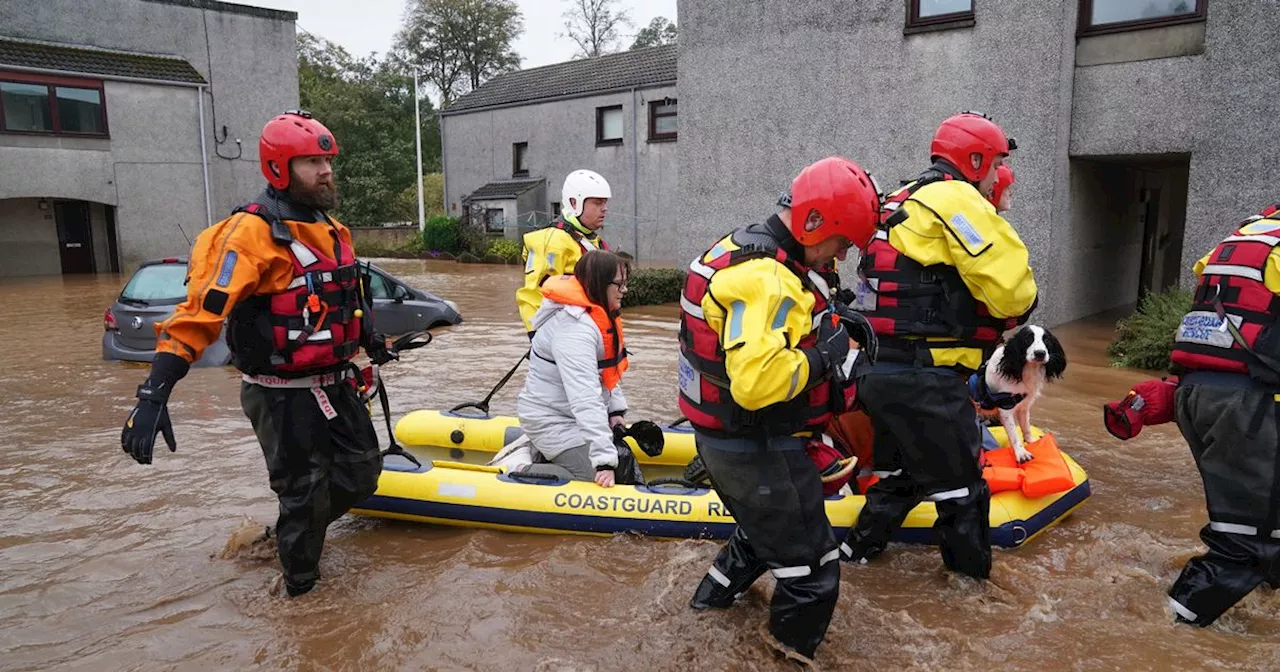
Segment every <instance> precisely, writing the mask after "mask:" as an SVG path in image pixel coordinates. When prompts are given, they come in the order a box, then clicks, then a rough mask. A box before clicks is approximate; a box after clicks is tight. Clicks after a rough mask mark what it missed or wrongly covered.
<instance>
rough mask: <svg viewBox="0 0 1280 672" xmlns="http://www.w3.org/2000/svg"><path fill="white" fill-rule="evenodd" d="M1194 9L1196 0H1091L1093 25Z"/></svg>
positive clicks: (1157, 16)
mask: <svg viewBox="0 0 1280 672" xmlns="http://www.w3.org/2000/svg"><path fill="white" fill-rule="evenodd" d="M1195 11H1196V0H1106V1H1105V2H1099V0H1094V2H1093V16H1092V17H1091V18H1092V20H1093V25H1095V26H1096V25H1100V24H1104V23H1118V22H1120V21H1140V20H1143V19H1159V18H1163V17H1166V16H1177V15H1179V14H1191V13H1193V12H1195Z"/></svg>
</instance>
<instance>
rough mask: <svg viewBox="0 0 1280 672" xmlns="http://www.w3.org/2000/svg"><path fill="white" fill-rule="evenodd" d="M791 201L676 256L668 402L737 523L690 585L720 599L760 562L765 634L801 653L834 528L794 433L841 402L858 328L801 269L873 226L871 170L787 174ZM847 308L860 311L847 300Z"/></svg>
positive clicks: (861, 334) (819, 610)
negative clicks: (672, 391)
mask: <svg viewBox="0 0 1280 672" xmlns="http://www.w3.org/2000/svg"><path fill="white" fill-rule="evenodd" d="M791 194H792V209H791V210H790V211H788V210H786V209H784V210H783V211H782V212H780V213H778V214H776V215H774V216H772V217H770V218H769V219H768V220H767V221H765V222H763V223H760V224H752V225H750V226H747V227H745V228H742V229H738V230H737V231H734V232H733V233H732V234H730V235H728V236H726V237H725V238H722V239H721V240H719V241H718V242H717V243H716V244H715V245H714V246H712V247H711V249H710V250H708V251H707V252H706V253H704V254H702V255H700V256H699V257H698V258H697V259H695V260H694V261H693V263H692V264H691V265H690V273H689V275H688V278H687V280H686V282H685V286H684V291H683V294H682V296H681V301H680V303H681V307H682V313H681V316H680V353H681V354H680V358H679V362H678V365H679V372H678V373H679V375H678V378H679V388H680V393H679V403H680V409H681V411H682V412H683V414H684V416H685V417H686V418H688V419H689V421H690V424H691V425H692V426H693V429H694V431H695V440H696V445H697V451H698V456H699V457H700V458H701V459H702V462H703V463H704V465H705V468H706V471H707V472H708V473H709V475H710V478H711V482H712V485H713V487H714V488H715V490H716V492H717V493H718V494H719V496H720V499H721V501H722V502H723V503H724V504H725V506H726V507H727V508H728V510H729V511H730V512H731V513H732V515H733V517H734V520H735V521H736V522H737V528H736V529H735V530H734V532H733V535H732V537H730V539H729V541H728V543H727V544H726V545H725V546H724V547H723V548H722V549H721V550H720V553H719V554H718V555H717V556H716V559H715V561H714V563H713V564H712V567H711V569H710V570H708V572H707V574H706V576H705V577H704V578H703V579H702V582H701V583H700V584H699V585H698V587H697V589H696V591H695V592H694V595H693V598H692V600H691V603H690V605H691V606H692V607H693V608H694V609H707V608H713V607H714V608H721V609H723V608H727V607H729V606H731V605H732V604H733V602H734V600H735V599H736V597H737V596H738V595H740V594H742V593H743V592H745V591H746V590H747V589H748V588H749V587H750V586H751V584H752V583H754V582H755V580H756V579H757V578H759V577H760V576H761V575H762V574H764V572H765V571H771V572H772V573H773V575H774V577H775V578H776V579H777V588H776V589H775V591H774V594H773V600H772V603H771V605H770V619H769V623H768V628H767V630H766V629H765V628H764V627H763V626H762V628H761V634H762V636H763V637H764V639H765V642H766V643H767V644H768V645H769V646H770V647H771V648H773V649H774V650H775V651H777V652H780V653H782V654H784V655H786V656H787V657H789V658H791V659H793V660H797V661H800V662H808V663H811V662H812V658H813V655H814V652H815V650H816V649H817V647H818V645H819V644H820V643H821V642H822V640H823V638H824V636H825V634H826V631H827V626H828V624H829V623H830V620H831V614H832V611H833V610H834V609H835V604H836V598H837V595H838V592H839V585H840V566H839V565H840V563H839V562H838V560H837V558H838V553H837V551H836V539H835V536H834V534H833V533H832V530H831V525H830V524H829V523H828V522H827V517H826V511H825V508H824V506H823V498H822V483H821V480H820V477H819V474H818V469H817V467H815V466H814V463H813V461H811V460H810V458H809V456H808V454H807V453H806V450H805V449H806V446H807V443H808V441H809V440H810V439H811V438H812V436H813V434H814V433H815V432H820V431H821V429H822V427H823V426H824V425H825V423H826V422H827V420H828V419H830V418H831V417H832V415H833V413H839V412H842V411H844V410H846V409H847V408H849V407H850V405H851V402H852V400H853V397H854V394H855V390H856V385H855V378H856V375H857V371H856V370H855V365H857V364H859V363H860V360H859V357H858V355H859V352H858V350H856V349H852V343H851V340H852V339H851V336H852V338H853V339H858V340H859V341H862V342H865V340H866V339H867V338H868V336H869V335H870V333H871V332H870V327H869V325H866V324H865V322H861V327H862V328H861V329H858V328H856V327H857V323H855V329H854V333H853V334H851V333H850V331H849V330H848V329H847V328H846V323H845V321H844V320H842V319H836V318H837V314H836V311H835V310H834V309H833V307H832V305H831V304H830V303H829V301H830V299H829V288H828V287H827V286H826V282H825V281H824V280H823V279H822V277H821V276H820V275H819V274H818V273H817V272H815V271H814V270H812V269H815V268H821V267H823V266H824V265H826V264H827V263H829V262H830V261H832V260H833V259H835V258H844V257H845V255H846V254H847V253H848V250H849V247H850V246H851V245H855V246H859V247H860V246H863V245H866V244H867V242H868V241H869V240H870V239H871V236H872V234H873V233H874V232H875V228H876V222H877V219H878V214H877V213H878V210H879V207H880V199H879V193H878V190H877V189H876V186H875V183H874V180H873V179H872V178H871V176H870V175H868V174H867V173H866V171H864V170H863V169H862V168H860V167H858V166H857V165H856V164H854V163H853V162H851V161H848V160H847V159H843V158H839V157H829V158H826V159H823V160H821V161H818V162H816V163H814V164H812V165H810V166H808V167H806V168H805V169H804V170H803V171H801V172H800V174H799V175H798V176H797V177H796V178H795V180H794V181H793V182H792V188H791ZM850 318H851V319H854V320H858V321H860V320H861V318H860V316H858V315H857V314H856V313H854V314H851V316H850Z"/></svg>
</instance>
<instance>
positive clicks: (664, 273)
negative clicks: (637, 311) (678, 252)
mask: <svg viewBox="0 0 1280 672" xmlns="http://www.w3.org/2000/svg"><path fill="white" fill-rule="evenodd" d="M684 278H685V271H682V270H680V269H676V268H641V269H636V270H634V271H632V272H631V277H630V278H628V279H627V295H626V296H624V297H622V306H623V307H624V308H626V307H630V306H648V305H653V304H658V303H671V302H672V301H679V300H680V292H681V291H683V290H684Z"/></svg>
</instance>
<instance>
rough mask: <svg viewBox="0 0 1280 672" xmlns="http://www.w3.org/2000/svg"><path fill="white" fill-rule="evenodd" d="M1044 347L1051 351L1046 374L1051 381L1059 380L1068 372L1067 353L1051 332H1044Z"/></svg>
mask: <svg viewBox="0 0 1280 672" xmlns="http://www.w3.org/2000/svg"><path fill="white" fill-rule="evenodd" d="M1044 345H1045V347H1046V348H1048V349H1049V361H1047V362H1045V363H1044V373H1045V376H1047V377H1048V378H1049V380H1059V379H1061V378H1062V374H1063V373H1065V372H1066V370H1067V351H1066V350H1064V349H1063V348H1062V343H1060V342H1059V341H1058V339H1057V337H1055V336H1054V335H1053V334H1051V333H1049V330H1047V329H1046V330H1045V332H1044Z"/></svg>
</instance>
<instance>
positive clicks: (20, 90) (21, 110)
mask: <svg viewBox="0 0 1280 672" xmlns="http://www.w3.org/2000/svg"><path fill="white" fill-rule="evenodd" d="M0 96H2V97H3V105H4V126H5V128H6V129H8V130H10V131H52V130H53V115H52V114H51V113H50V111H49V87H47V86H45V85H44V84H16V83H14V82H0Z"/></svg>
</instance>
